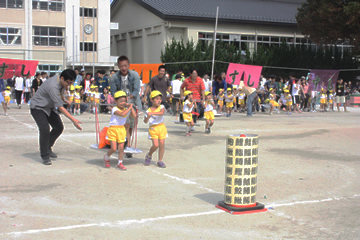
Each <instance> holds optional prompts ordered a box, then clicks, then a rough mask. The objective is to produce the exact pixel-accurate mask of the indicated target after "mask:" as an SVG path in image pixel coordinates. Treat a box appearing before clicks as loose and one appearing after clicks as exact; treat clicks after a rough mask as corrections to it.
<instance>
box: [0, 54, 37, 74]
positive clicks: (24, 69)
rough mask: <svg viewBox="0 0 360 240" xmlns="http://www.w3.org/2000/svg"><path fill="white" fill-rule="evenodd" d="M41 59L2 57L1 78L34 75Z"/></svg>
mask: <svg viewBox="0 0 360 240" xmlns="http://www.w3.org/2000/svg"><path fill="white" fill-rule="evenodd" d="M38 63H39V61H30V60H17V59H9V58H0V78H5V79H6V78H12V77H13V76H21V77H26V76H28V75H30V76H34V75H35V72H36V67H37V65H38Z"/></svg>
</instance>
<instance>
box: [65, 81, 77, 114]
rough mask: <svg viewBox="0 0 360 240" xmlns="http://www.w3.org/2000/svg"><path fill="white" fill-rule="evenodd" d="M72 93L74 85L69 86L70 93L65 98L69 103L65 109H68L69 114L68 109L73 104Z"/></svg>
mask: <svg viewBox="0 0 360 240" xmlns="http://www.w3.org/2000/svg"><path fill="white" fill-rule="evenodd" d="M74 91H75V87H74V85H70V88H69V92H70V93H69V94H68V96H67V100H68V103H69V105H68V106H67V109H68V111H69V112H70V109H71V104H72V103H73V102H74Z"/></svg>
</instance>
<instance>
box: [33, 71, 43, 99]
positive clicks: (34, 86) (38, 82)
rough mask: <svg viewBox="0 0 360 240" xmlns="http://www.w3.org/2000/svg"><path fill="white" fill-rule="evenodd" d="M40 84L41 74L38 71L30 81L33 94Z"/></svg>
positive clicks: (41, 82)
mask: <svg viewBox="0 0 360 240" xmlns="http://www.w3.org/2000/svg"><path fill="white" fill-rule="evenodd" d="M41 84H43V81H42V79H41V75H40V73H36V74H35V78H34V80H33V81H32V84H31V88H32V92H33V96H34V95H35V93H36V91H37V90H38V89H39V87H40V86H41Z"/></svg>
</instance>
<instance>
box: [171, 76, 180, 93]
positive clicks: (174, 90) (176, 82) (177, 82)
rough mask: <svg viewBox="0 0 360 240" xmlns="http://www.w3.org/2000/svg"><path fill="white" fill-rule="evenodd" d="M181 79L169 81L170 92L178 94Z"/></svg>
mask: <svg viewBox="0 0 360 240" xmlns="http://www.w3.org/2000/svg"><path fill="white" fill-rule="evenodd" d="M181 84H182V81H180V80H176V79H175V80H173V81H171V89H172V94H180V87H181Z"/></svg>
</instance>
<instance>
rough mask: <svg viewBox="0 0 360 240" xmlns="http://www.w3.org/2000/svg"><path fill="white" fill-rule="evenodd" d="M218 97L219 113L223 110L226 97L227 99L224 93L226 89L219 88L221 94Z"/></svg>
mask: <svg viewBox="0 0 360 240" xmlns="http://www.w3.org/2000/svg"><path fill="white" fill-rule="evenodd" d="M217 99H218V102H217V104H218V106H219V113H220V114H221V113H222V111H223V106H224V99H225V94H224V89H223V88H220V89H219V94H218V96H217Z"/></svg>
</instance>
